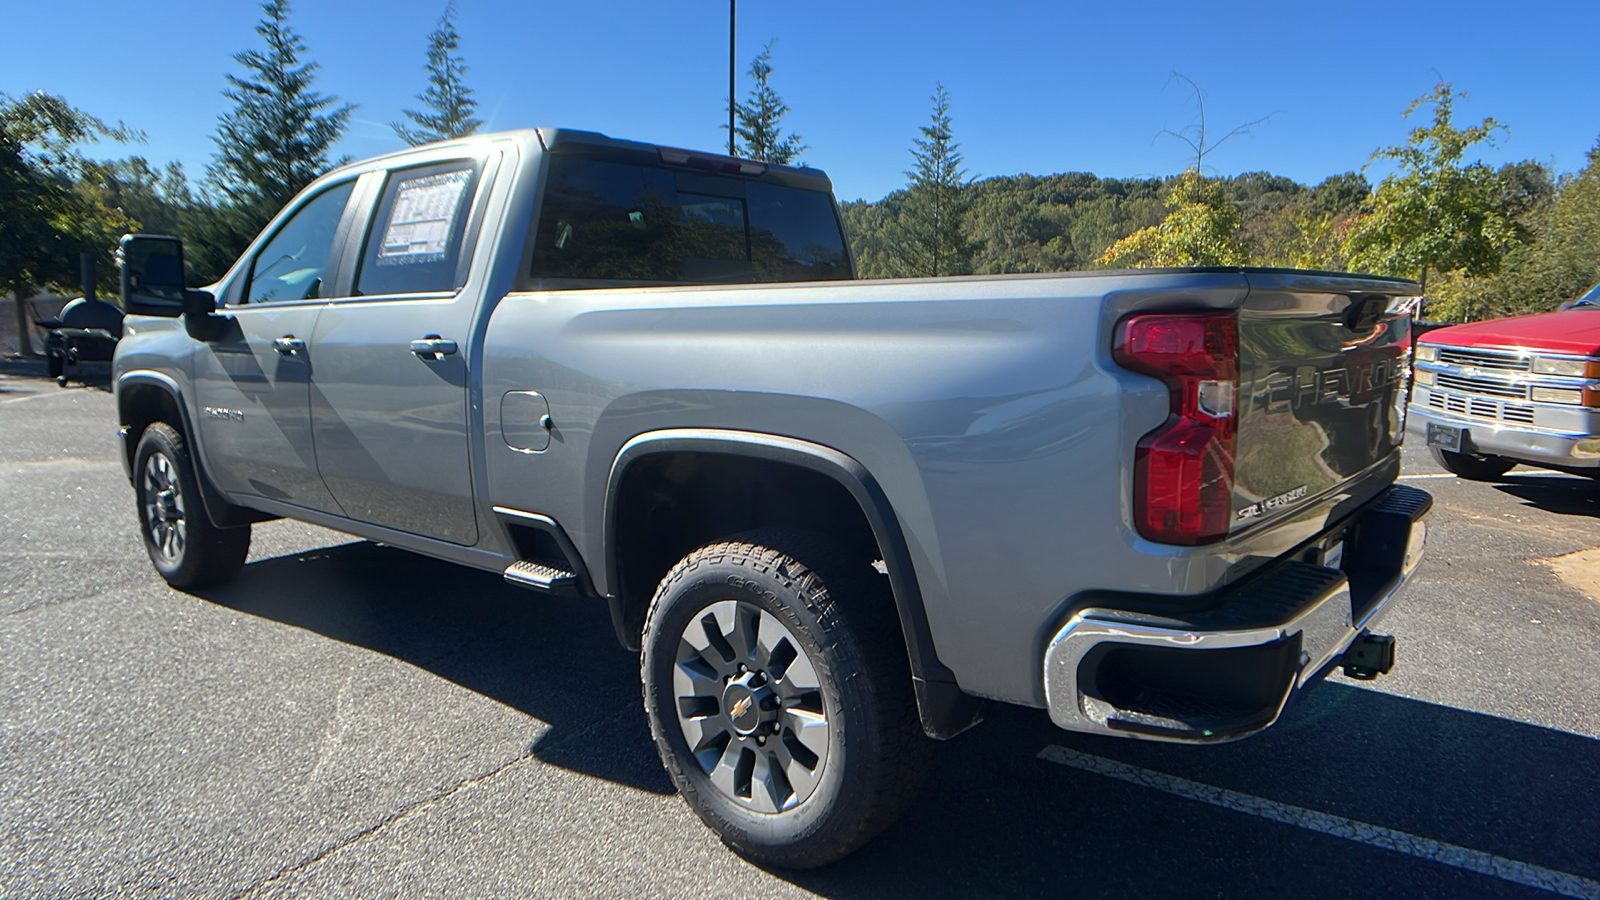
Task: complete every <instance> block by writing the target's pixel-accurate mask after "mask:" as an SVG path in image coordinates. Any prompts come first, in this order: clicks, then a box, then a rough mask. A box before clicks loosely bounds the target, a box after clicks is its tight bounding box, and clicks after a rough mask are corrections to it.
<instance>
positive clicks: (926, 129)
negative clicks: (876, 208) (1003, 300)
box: [890, 84, 977, 278]
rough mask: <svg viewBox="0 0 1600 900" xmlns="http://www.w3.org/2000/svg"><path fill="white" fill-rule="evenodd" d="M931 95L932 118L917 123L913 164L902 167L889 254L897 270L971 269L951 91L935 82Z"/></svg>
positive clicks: (937, 273) (966, 197)
mask: <svg viewBox="0 0 1600 900" xmlns="http://www.w3.org/2000/svg"><path fill="white" fill-rule="evenodd" d="M932 99H933V123H932V124H931V125H924V126H922V137H920V138H918V139H917V141H916V149H915V150H912V151H911V156H912V158H914V159H915V160H916V161H917V165H916V168H914V169H912V170H911V171H909V172H907V173H906V176H907V177H908V178H909V179H910V180H909V182H908V183H907V185H906V199H905V203H904V205H903V206H902V207H901V209H900V214H899V216H898V217H897V219H896V228H895V231H894V236H893V239H892V246H891V251H890V252H891V256H892V258H893V260H894V266H895V269H896V274H898V275H902V276H929V277H935V278H937V277H939V276H941V275H967V274H971V272H972V259H973V256H974V254H975V253H976V252H977V245H976V244H975V243H974V242H973V241H972V240H971V239H970V238H968V237H967V232H966V221H965V220H966V213H967V208H968V207H969V206H970V205H971V198H970V195H969V193H968V191H967V172H966V170H965V169H963V168H961V153H960V151H959V150H958V149H957V147H958V145H957V144H956V142H955V136H954V132H953V130H952V129H951V122H950V92H949V91H946V90H945V88H944V85H943V84H937V85H936V89H935V91H934V94H933V98H932Z"/></svg>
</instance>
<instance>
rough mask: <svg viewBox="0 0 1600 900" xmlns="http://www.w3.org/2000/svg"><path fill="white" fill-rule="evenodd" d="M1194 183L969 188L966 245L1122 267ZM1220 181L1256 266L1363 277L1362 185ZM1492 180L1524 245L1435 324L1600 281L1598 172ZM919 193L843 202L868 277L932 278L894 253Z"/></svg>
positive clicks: (1513, 173) (1109, 181)
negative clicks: (1359, 252)
mask: <svg viewBox="0 0 1600 900" xmlns="http://www.w3.org/2000/svg"><path fill="white" fill-rule="evenodd" d="M1181 177H1182V176H1178V175H1174V176H1171V177H1168V178H1100V177H1098V176H1095V175H1093V174H1091V173H1088V172H1067V173H1063V174H1058V175H1046V176H1036V175H1008V176H1001V177H996V178H986V179H983V180H981V181H975V182H973V183H971V184H969V185H967V186H966V188H965V190H966V191H968V192H969V195H970V196H969V201H970V202H969V205H968V208H967V210H966V213H965V216H964V217H963V220H962V224H963V228H964V233H965V235H966V238H967V240H968V241H969V242H970V243H972V244H973V245H975V249H974V252H973V256H972V266H971V272H972V273H973V274H1005V273H1014V272H1064V271H1070V270H1074V269H1094V268H1109V267H1111V265H1110V264H1109V263H1107V262H1106V261H1105V260H1104V256H1105V254H1106V251H1107V249H1108V248H1110V247H1111V246H1112V245H1113V244H1115V243H1116V242H1118V241H1120V240H1122V239H1124V238H1126V237H1128V236H1129V235H1131V234H1133V233H1134V232H1135V231H1138V230H1139V229H1142V228H1154V227H1156V226H1159V225H1160V224H1161V223H1162V222H1163V221H1164V220H1165V219H1166V218H1167V214H1168V212H1169V209H1168V206H1167V203H1166V199H1167V198H1168V197H1169V195H1170V194H1171V192H1172V189H1173V188H1174V186H1176V185H1177V184H1178V183H1179V181H1180V179H1181ZM1208 180H1210V181H1212V182H1214V183H1216V184H1217V185H1219V186H1220V187H1221V188H1222V189H1223V190H1224V192H1225V194H1226V197H1227V201H1228V203H1229V204H1231V205H1232V207H1233V208H1234V209H1235V210H1236V211H1237V212H1238V215H1239V229H1238V239H1239V242H1240V244H1241V246H1242V248H1243V250H1244V253H1245V257H1246V258H1245V262H1247V263H1248V264H1251V265H1263V266H1296V267H1301V268H1318V269H1350V268H1360V267H1359V266H1353V265H1352V262H1351V259H1350V255H1349V253H1348V252H1347V250H1346V247H1345V243H1346V240H1345V239H1346V237H1347V236H1348V234H1349V231H1350V229H1351V226H1352V224H1353V223H1354V222H1355V221H1356V220H1357V219H1358V218H1359V217H1361V216H1362V215H1363V210H1364V204H1368V203H1369V202H1370V200H1371V198H1372V194H1373V188H1372V185H1371V184H1370V183H1369V182H1368V180H1367V179H1366V177H1365V176H1363V175H1361V174H1360V173H1357V172H1347V173H1345V174H1342V175H1336V176H1334V177H1332V178H1328V179H1327V180H1325V181H1323V182H1322V183H1321V184H1317V185H1314V186H1307V185H1303V184H1299V183H1297V182H1295V181H1293V180H1291V179H1288V178H1283V177H1280V176H1277V175H1272V174H1270V173H1267V172H1249V173H1246V174H1243V175H1238V176H1232V177H1221V178H1215V179H1208ZM1493 182H1494V184H1495V196H1494V200H1495V202H1496V204H1497V205H1498V206H1499V207H1500V208H1501V209H1503V210H1505V211H1506V213H1507V214H1508V216H1509V218H1510V220H1511V221H1512V222H1513V223H1514V224H1515V225H1516V226H1518V229H1519V232H1520V233H1519V236H1518V237H1514V238H1513V239H1512V244H1511V247H1510V249H1509V250H1508V251H1507V253H1506V259H1505V262H1504V266H1503V269H1502V271H1501V272H1500V273H1498V274H1495V275H1490V276H1484V277H1471V276H1466V275H1459V274H1457V275H1443V276H1435V278H1434V281H1433V283H1432V284H1431V285H1430V286H1429V287H1430V296H1433V297H1435V298H1437V299H1436V302H1435V303H1434V305H1433V306H1432V307H1431V309H1430V314H1436V315H1438V316H1440V317H1444V318H1449V319H1461V318H1465V317H1467V316H1471V317H1472V318H1487V317H1492V316H1497V315H1506V314H1511V313H1515V312H1522V311H1529V310H1534V309H1548V308H1553V307H1554V306H1555V305H1556V304H1558V303H1560V302H1561V301H1563V300H1569V299H1572V298H1573V297H1574V296H1576V295H1577V294H1578V293H1579V292H1581V291H1582V290H1583V289H1584V288H1586V287H1588V286H1589V285H1590V284H1592V283H1593V282H1594V280H1595V279H1596V278H1600V250H1597V249H1596V247H1597V245H1600V237H1597V236H1600V172H1596V171H1595V168H1594V164H1593V161H1591V163H1590V165H1589V167H1587V168H1585V169H1584V170H1583V171H1582V172H1581V173H1580V174H1578V175H1575V176H1570V177H1568V178H1567V179H1565V180H1564V181H1560V182H1558V181H1557V180H1556V179H1555V178H1553V177H1552V176H1551V174H1550V172H1549V170H1548V169H1547V168H1546V167H1545V166H1543V165H1541V164H1539V163H1535V162H1521V163H1515V164H1511V165H1507V166H1503V167H1501V168H1500V169H1498V170H1495V171H1494V172H1493ZM907 194H908V192H907V191H904V190H902V191H896V192H895V193H893V194H890V195H889V196H887V197H885V198H884V199H882V200H880V201H878V202H875V203H874V202H867V201H855V202H851V203H844V204H841V207H840V211H841V213H842V215H843V217H844V222H845V228H846V230H847V231H848V232H849V235H850V244H851V247H852V249H853V250H854V252H855V256H856V264H857V266H858V267H859V269H860V272H861V275H862V277H865V278H893V277H900V276H906V275H914V274H920V273H915V272H909V271H906V270H905V268H904V267H903V266H902V265H900V262H899V258H898V257H897V255H896V252H895V246H896V235H895V230H896V224H895V223H896V221H897V218H898V217H899V215H900V214H901V211H902V207H903V206H904V204H905V202H906V199H907ZM1519 238H1520V239H1519ZM1394 274H1410V275H1411V277H1416V276H1415V273H1405V272H1396V273H1394Z"/></svg>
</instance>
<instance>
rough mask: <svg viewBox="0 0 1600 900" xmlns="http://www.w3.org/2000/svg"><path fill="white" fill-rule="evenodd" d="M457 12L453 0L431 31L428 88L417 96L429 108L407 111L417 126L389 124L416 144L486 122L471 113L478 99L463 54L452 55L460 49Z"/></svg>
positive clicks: (460, 133)
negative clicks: (468, 78) (470, 81)
mask: <svg viewBox="0 0 1600 900" xmlns="http://www.w3.org/2000/svg"><path fill="white" fill-rule="evenodd" d="M455 14H456V4H455V0H451V2H450V3H449V4H448V5H447V6H445V8H444V15H443V16H442V17H440V19H439V27H438V28H435V29H434V30H433V33H432V34H429V35H428V89H427V90H425V91H423V92H422V93H420V94H418V95H417V99H418V100H421V101H422V102H423V104H424V105H425V106H426V107H427V110H429V111H426V112H417V111H415V110H410V109H408V110H405V111H404V112H405V114H406V118H408V119H410V120H411V121H412V123H413V124H414V125H415V126H416V127H414V128H413V127H411V126H409V125H404V124H401V123H399V122H396V123H394V124H393V125H390V126H389V127H391V128H393V129H394V133H395V134H397V135H399V136H400V139H401V140H403V141H405V142H406V143H408V144H410V145H411V146H413V147H415V146H417V145H419V144H430V143H432V142H434V141H446V140H450V139H452V138H460V137H466V136H467V135H469V134H473V133H474V132H476V131H477V130H478V128H479V126H481V125H483V121H482V120H481V119H475V118H473V117H472V113H473V111H474V110H476V109H477V108H478V101H476V100H474V99H472V88H469V87H467V85H466V82H465V81H464V80H463V79H464V78H465V76H466V74H467V66H466V64H465V63H464V62H463V61H462V58H461V57H459V56H453V55H451V54H453V53H455V52H456V51H457V50H459V49H461V35H460V34H459V33H457V31H456V23H455Z"/></svg>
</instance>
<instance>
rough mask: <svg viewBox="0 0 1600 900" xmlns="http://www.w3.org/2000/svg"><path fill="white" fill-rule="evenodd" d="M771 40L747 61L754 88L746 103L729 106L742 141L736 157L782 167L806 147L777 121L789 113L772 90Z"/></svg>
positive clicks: (787, 105) (735, 131) (791, 161)
mask: <svg viewBox="0 0 1600 900" xmlns="http://www.w3.org/2000/svg"><path fill="white" fill-rule="evenodd" d="M775 43H777V39H776V38H774V39H773V40H770V41H768V42H767V46H766V47H764V48H763V49H762V51H761V55H760V56H757V57H756V58H755V59H754V60H752V61H751V63H750V77H751V78H752V79H753V80H754V81H755V87H753V88H751V89H750V100H749V102H748V103H735V104H734V105H733V113H734V119H735V120H736V124H735V125H734V134H736V135H737V136H738V138H739V140H741V141H743V143H742V144H741V145H740V146H739V155H740V156H743V157H744V158H746V159H757V160H760V161H762V162H769V163H776V164H778V165H780V166H786V165H789V164H790V163H793V162H794V161H795V160H796V159H797V158H798V157H799V156H800V154H802V153H804V152H806V150H808V149H810V148H808V147H807V146H806V145H805V144H802V143H800V136H799V135H798V134H784V133H783V129H782V127H781V124H782V122H783V117H784V116H786V115H788V113H789V104H787V103H785V102H783V98H782V97H779V96H778V92H777V91H775V90H773V89H772V45H773V44H775ZM723 127H724V128H726V127H727V126H723Z"/></svg>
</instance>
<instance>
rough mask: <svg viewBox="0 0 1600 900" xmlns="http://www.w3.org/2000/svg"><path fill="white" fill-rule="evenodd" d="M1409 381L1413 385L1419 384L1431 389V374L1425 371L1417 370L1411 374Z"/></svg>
mask: <svg viewBox="0 0 1600 900" xmlns="http://www.w3.org/2000/svg"><path fill="white" fill-rule="evenodd" d="M1411 380H1412V382H1413V383H1415V384H1420V385H1422V386H1423V387H1432V386H1433V373H1432V372H1430V371H1428V370H1427V369H1417V370H1415V371H1413V372H1412V373H1411Z"/></svg>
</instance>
